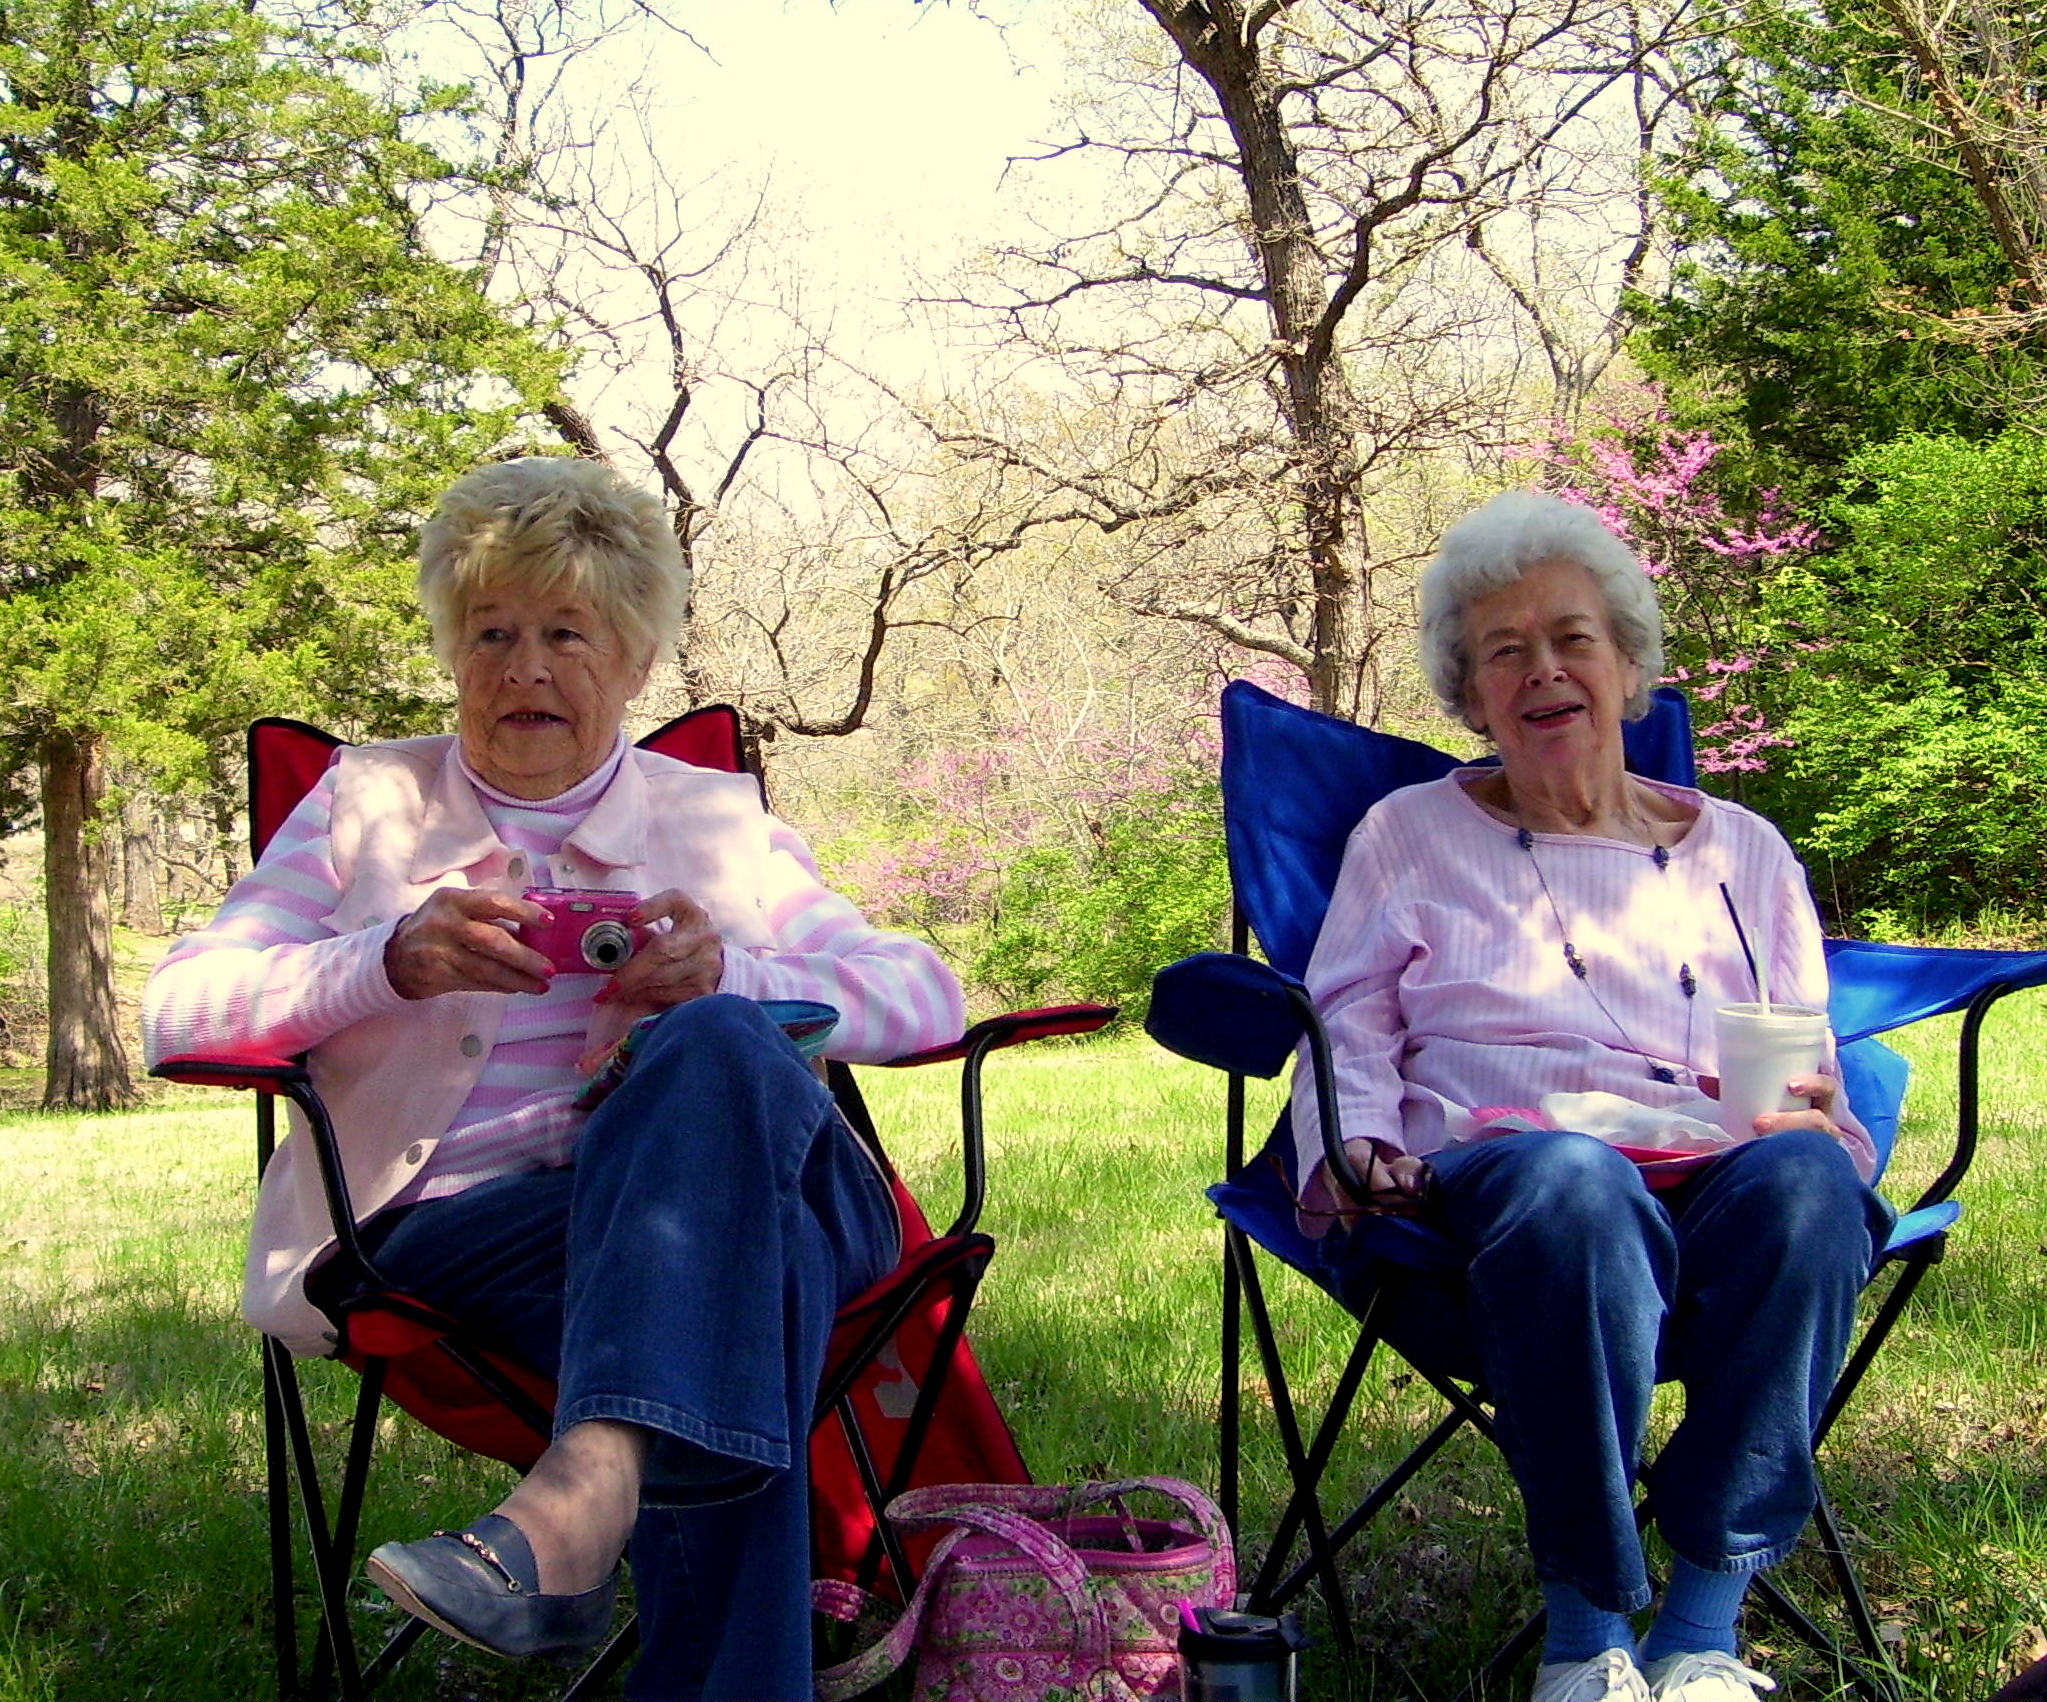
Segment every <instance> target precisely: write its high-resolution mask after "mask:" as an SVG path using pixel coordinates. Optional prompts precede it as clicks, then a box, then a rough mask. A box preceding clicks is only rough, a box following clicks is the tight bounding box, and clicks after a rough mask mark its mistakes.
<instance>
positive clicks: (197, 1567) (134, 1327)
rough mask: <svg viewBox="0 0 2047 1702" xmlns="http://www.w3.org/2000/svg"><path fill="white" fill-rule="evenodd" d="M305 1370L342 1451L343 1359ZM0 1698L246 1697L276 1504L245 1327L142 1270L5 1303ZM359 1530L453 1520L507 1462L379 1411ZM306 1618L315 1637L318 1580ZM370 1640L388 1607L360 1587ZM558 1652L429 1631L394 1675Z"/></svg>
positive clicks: (360, 1610) (524, 1691) (258, 1655)
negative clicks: (484, 1651) (378, 1445)
mask: <svg viewBox="0 0 2047 1702" xmlns="http://www.w3.org/2000/svg"><path fill="white" fill-rule="evenodd" d="M304 1369H305V1371H306V1377H305V1381H306V1383H307V1386H308V1388H307V1393H308V1409H309V1416H310V1419H311V1422H312V1425H313V1429H314V1434H315V1435H316V1437H318V1438H319V1439H320V1440H321V1442H322V1443H323V1444H324V1445H325V1446H326V1447H327V1448H328V1449H329V1450H330V1452H333V1453H334V1454H335V1455H336V1456H337V1459H336V1464H337V1466H338V1448H339V1445H340V1441H341V1439H342V1436H343V1432H344V1431H345V1428H346V1423H347V1417H348V1412H349V1406H348V1403H349V1401H350V1399H351V1398H352V1394H353V1383H354V1379H353V1378H352V1377H351V1376H350V1375H349V1374H348V1373H347V1372H346V1371H343V1370H342V1369H341V1368H340V1367H337V1366H330V1365H325V1364H316V1365H312V1366H309V1367H306V1368H304ZM0 1427H4V1430H5V1434H6V1435H7V1437H8V1439H9V1440H8V1446H7V1447H6V1448H5V1450H4V1451H0V1554H4V1556H5V1563H4V1569H0V1702H71V1699H79V1702H88V1699H90V1702H98V1699H107V1702H111V1699H115V1698H121V1699H128V1698H144V1697H148V1698H165V1699H183V1698H191V1699H193V1702H219V1699H221V1698H224V1697H232V1698H256V1697H267V1696H272V1695H275V1694H276V1693H277V1685H276V1674H275V1671H274V1669H273V1667H272V1665H271V1653H270V1651H271V1636H270V1603H269V1564H268V1523H267V1516H266V1502H265V1497H264V1493H263V1443H262V1416H261V1391H260V1376H259V1372H258V1368H257V1353H256V1341H255V1337H254V1336H253V1335H252V1334H251V1332H250V1331H249V1330H247V1329H246V1328H245V1327H243V1326H242V1325H241V1324H239V1323H238V1322H235V1321H233V1320H231V1319H230V1318H228V1317H226V1316H224V1315H222V1314H221V1313H219V1312H217V1311H201V1310H198V1309H195V1308H194V1306H193V1305H192V1304H191V1303H190V1301H189V1300H188V1299H187V1298H186V1297H184V1296H182V1295H180V1294H177V1293H175V1292H166V1291H165V1290H164V1289H163V1288H162V1287H160V1286H158V1285H156V1284H153V1283H151V1282H150V1281H148V1280H147V1279H144V1278H136V1279H132V1280H121V1281H117V1282H113V1283H109V1284H107V1285H104V1286H102V1287H100V1288H97V1289H95V1290H93V1291H91V1292H88V1293H82V1294H79V1295H75V1296H72V1297H70V1298H68V1299H66V1300H65V1301H64V1302H62V1303H61V1305H56V1306H38V1305H35V1304H33V1303H26V1302H22V1301H19V1300H18V1299H15V1298H14V1297H7V1298H6V1300H5V1301H0ZM385 1430H386V1431H387V1432H388V1434H387V1435H384V1436H383V1437H382V1438H381V1442H382V1457H381V1459H380V1461H379V1465H378V1467H377V1470H376V1471H375V1473H374V1474H373V1482H372V1511H371V1513H370V1514H368V1515H366V1518H365V1535H366V1537H369V1538H370V1540H373V1541H376V1540H382V1539H383V1537H385V1536H389V1535H416V1534H418V1532H419V1531H421V1530H425V1529H431V1528H433V1527H434V1526H435V1525H437V1524H449V1523H456V1524H459V1523H462V1522H466V1520H467V1519H468V1518H470V1517H473V1516H474V1513H475V1512H476V1511H477V1510H478V1509H479V1508H480V1507H485V1506H488V1505H490V1503H491V1502H492V1501H494V1500H495V1499H497V1498H498V1496H500V1495H501V1494H502V1493H503V1481H504V1479H503V1474H502V1471H501V1468H497V1467H494V1466H490V1465H488V1464H487V1463H484V1462H477V1461H473V1460H470V1459H467V1458H466V1457H463V1456H461V1455H459V1454H457V1453H456V1452H455V1451H454V1450H452V1449H450V1448H449V1447H448V1446H447V1445H446V1444H444V1443H442V1442H440V1441H439V1439H437V1438H433V1437H430V1436H427V1435H425V1434H424V1433H422V1432H419V1431H418V1430H417V1429H416V1428H415V1427H413V1426H411V1425H410V1424H407V1423H404V1422H402V1421H399V1422H395V1423H391V1424H387V1425H386V1426H385ZM299 1583H300V1589H299V1597H300V1599H299V1609H300V1612H299V1621H300V1626H301V1630H302V1633H303V1635H304V1639H305V1641H304V1648H305V1651H306V1653H307V1654H308V1655H309V1654H310V1648H311V1642H310V1637H311V1627H312V1623H313V1619H312V1610H311V1602H312V1597H311V1592H310V1589H309V1588H308V1580H307V1578H306V1576H305V1568H304V1566H303V1564H301V1566H300V1580H299ZM356 1596H357V1614H358V1620H359V1624H360V1627H361V1630H362V1635H363V1639H364V1640H368V1639H370V1638H372V1637H374V1636H376V1635H377V1632H378V1630H379V1629H380V1628H382V1627H385V1626H388V1625H389V1624H390V1623H391V1616H390V1614H389V1612H388V1610H385V1609H383V1608H382V1607H381V1606H380V1605H379V1599H378V1598H377V1597H376V1596H375V1594H374V1592H373V1591H370V1590H369V1589H368V1588H367V1586H364V1585H358V1587H357V1592H356ZM560 1682H561V1681H560V1677H559V1675H558V1674H556V1673H553V1672H551V1671H543V1672H533V1671H527V1670H522V1669H519V1668H514V1667H511V1666H508V1665H506V1664H504V1663H501V1662H494V1661H491V1660H490V1659H489V1658H488V1657H486V1656H482V1655H479V1654H476V1653H474V1652H473V1651H470V1650H467V1649H463V1648H460V1647H459V1646H457V1645H455V1644H452V1643H449V1642H447V1641H446V1640H445V1639H433V1640H431V1641H430V1642H429V1643H427V1644H422V1645H421V1647H420V1649H419V1650H418V1651H417V1652H416V1653H415V1654H414V1656H413V1657H412V1668H411V1670H410V1671H409V1672H408V1673H403V1674H401V1675H400V1677H399V1679H398V1680H397V1681H396V1682H395V1683H394V1684H393V1686H392V1688H391V1689H390V1691H389V1692H388V1694H390V1695H391V1696H393V1697H399V1698H405V1697H412V1698H424V1697H433V1698H445V1699H457V1698H472V1697H474V1698H482V1697H505V1698H520V1697H528V1696H538V1695H543V1694H549V1693H551V1692H552V1691H555V1690H558V1689H559V1688H560Z"/></svg>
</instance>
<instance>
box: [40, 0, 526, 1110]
mask: <svg viewBox="0 0 2047 1702" xmlns="http://www.w3.org/2000/svg"><path fill="white" fill-rule="evenodd" d="M405 118H406V115H405V114H403V113H401V112H400V111H398V110H397V109H395V108H394V107H392V106H391V105H390V104H388V103H387V102H385V101H383V100H381V99H379V98H377V97H375V96H373V95H371V94H369V93H368V92H366V90H365V88H364V87H363V86H362V79H359V78H356V77H353V76H352V75H351V74H350V66H349V64H348V56H347V55H346V54H345V53H344V52H342V51H341V50H340V49H339V48H338V46H337V45H336V44H334V43H331V42H322V41H318V40H315V39H312V38H309V37H306V36H303V35H285V34H280V33H278V32H277V31H275V30H274V29H273V28H272V27H271V26H269V25H267V24H266V23H265V22H264V21H263V20H262V19H261V18H259V17H257V16H255V15H253V14H252V13H251V12H250V11H249V10H247V9H244V8H242V7H240V6H233V5H215V4H211V3H208V0H58V3H53V4H47V5H39V6H0V663H4V667H5V678H6V681H7V691H6V693H5V695H4V697H0V740H6V741H10V742H11V743H10V747H9V748H13V749H19V750H24V751H26V752H27V753H29V755H30V757H31V759H32V761H33V763H34V765H35V768H36V770H37V772H38V775H39V781H40V795H41V811H42V820H43V832H44V841H45V862H44V872H45V878H46V892H47V900H48V911H49V952H48V974H49V989H50V999H49V1006H50V1010H49V1017H50V1035H49V1051H48V1059H47V1077H46V1085H45V1103H46V1104H49V1105H51V1106H73V1107H81V1108H95V1109H96V1108H103V1107H108V1106H114V1105H119V1104H122V1103H124V1102H126V1101H128V1100H129V1099H131V1098H132V1096H133V1088H132V1084H131V1081H130V1077H129V1071H128V1065H127V1062H126V1057H125V1050H124V1047H123V1045H122V1039H121V1035H120V1032H119V1025H118V1021H117V1018H116V1014H115V1003H114V993H113V983H112V973H111V957H110V948H109V936H110V929H109V919H108V915H107V909H106V900H105V896H104V895H105V891H106V885H105V880H104V870H103V859H104V856H105V851H104V849H103V845H102V840H103V837H104V834H103V822H102V814H101V805H102V800H103V796H104V788H105V772H106V764H107V760H108V757H109V754H110V753H111V752H114V751H119V752H120V753H121V754H122V755H123V756H124V757H125V758H127V759H128V760H130V761H131V762H133V763H135V764H138V765H140V766H141V767H143V768H144V769H146V770H147V771H149V772H151V773H153V774H155V775H157V776H159V777H161V778H163V779H165V780H166V781H169V782H177V781H190V780H192V779H194V778H196V777H198V776H201V775H203V774H204V773H206V771H207V769H208V765H209V762H210V761H213V762H216V765H217V759H218V757H219V756H220V754H221V753H222V752H223V751H224V750H226V749H227V748H229V746H230V744H231V741H232V740H233V738H234V737H235V733H236V730H238V729H239V727H240V726H241V724H242V723H243V722H244V721H246V720H247V719H248V717H249V716H250V715H251V714H254V713H261V712H264V711H266V710H271V709H277V708H283V707H287V706H288V707H291V708H293V709H294V710H295V711H296V712H299V713H321V714H337V713H338V714H339V715H340V716H341V718H342V719H343V720H344V721H345V722H346V723H347V724H349V725H350V726H351V727H352V729H353V730H355V731H358V732H362V733H379V732H385V731H392V730H399V729H404V728H411V727H416V726H418V725H419V724H420V723H421V722H422V720H423V719H425V718H428V717H430V716H431V715H432V714H433V713H434V711H433V708H432V702H431V695H430V690H429V687H428V683H427V680H428V676H427V675H426V674H425V673H424V671H423V669H422V664H421V663H420V662H419V661H418V660H417V659H418V658H419V657H421V655H422V653H423V646H422V645H421V644H420V642H419V633H418V629H417V625H416V622H415V620H414V617H412V616H410V615H409V614H407V613H405V612H403V611H404V607H405V604H406V603H407V601H408V599H407V598H406V597H405V595H404V592H403V586H404V573H403V568H402V566H401V561H402V557H403V554H404V552H405V549H406V546H407V543H408V541H409V535H410V527H411V525H412V523H413V519H414V517H415V516H416V515H417V514H418V513H419V512H420V510H421V508H422V507H423V506H424V505H425V503H426V502H427V501H428V499H429V497H430V495H431V493H432V492H433V490H434V489H435V488H436V487H437V486H438V485H439V484H441V483H442V482H444V481H445V479H446V478H447V477H448V476H449V474H450V473H451V472H452V471H453V470H454V469H456V468H458V467H460V466H462V465H465V464H467V463H469V462H471V461H473V460H474V459H476V458H477V457H478V456H479V455H481V454H484V453H488V452H490V451H491V450H492V449H494V448H495V447H496V446H498V445H499V444H501V443H502V442H503V441H504V439H505V437H506V434H507V432H508V431H509V430H510V429H511V428H512V426H513V424H514V422H515V421H516V419H517V418H518V416H519V415H520V414H521V413H522V412H524V411H525V410H527V409H528V408H530V407H535V406H538V405H539V404H540V403H541V402H542V401H544V400H545V399H546V398H547V397H548V396H550V395H551V394H552V393H553V386H554V380H555V374H554V371H553V367H552V363H551V361H550V360H549V358H548V357H545V356H543V355H541V354H540V353H539V352H538V351H537V350H536V349H535V348H534V346H533V345H532V344H531V342H530V341H528V340H527V339H526V338H525V337H523V336H522V335H521V334H519V333H516V332H513V331H512V330H510V329H509V328H508V327H507V326H506V325H505V324H504V323H503V321H502V320H501V319H500V318H499V316H498V315H497V314H495V313H494V312H493V311H492V309H491V307H490V305H489V304H488V302H486V301H485V300H484V298H483V297H482V295H481V293H480V292H479V290H478V289H477V287H476V285H475V283H474V280H473V279H471V278H469V277H467V276H465V275H463V274H461V273H458V272H456V271H454V270H451V269H449V268H448V267H446V266H443V265H441V264H439V263H437V262H436V261H435V260H433V259H432V258H431V256H430V255H429V254H428V252H427V250H426V246H425V243H424V242H423V240H422V238H421V234H420V230H419V207H420V205H423V204H424V200H425V197H426V196H427V194H428V193H430V192H431V189H432V187H433V186H434V185H436V184H437V183H439V182H441V181H443V180H444V179H445V178H446V177H447V175H448V168H447V167H446V166H445V165H444V164H443V163H442V162H441V161H440V160H438V159H437V158H435V157H434V156H433V155H432V154H430V153H429V152H427V151H425V150H423V149H422V148H420V147H418V146H415V145H413V144H411V143H410V142H408V140H407V139H406V135H405Z"/></svg>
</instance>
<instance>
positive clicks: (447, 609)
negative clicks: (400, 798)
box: [419, 455, 689, 671]
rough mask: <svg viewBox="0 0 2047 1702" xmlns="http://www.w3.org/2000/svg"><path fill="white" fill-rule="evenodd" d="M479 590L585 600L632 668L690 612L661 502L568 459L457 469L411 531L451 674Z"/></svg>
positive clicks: (684, 569) (437, 639) (671, 637)
mask: <svg viewBox="0 0 2047 1702" xmlns="http://www.w3.org/2000/svg"><path fill="white" fill-rule="evenodd" d="M486 583H492V584H498V585H506V586H518V587H523V588H526V589H529V590H534V591H548V590H555V589H559V590H561V591H563V592H564V593H566V594H567V595H570V596H575V597H582V598H584V599H586V600H587V601H588V602H589V604H590V606H591V607H592V608H594V609H595V610H596V611H597V612H598V614H600V615H601V616H603V617H604V619H605V620H606V621H607V622H608V623H609V624H610V626H611V629H612V631H614V632H615V633H617V634H618V636H619V638H620V639H621V640H622V641H623V642H624V644H625V647H626V650H627V652H628V653H629V654H630V656H631V657H632V660H633V661H634V662H635V663H639V662H641V661H643V660H645V661H651V660H652V659H653V657H654V656H655V655H657V654H658V653H659V652H660V651H661V650H662V649H663V648H664V647H665V646H667V645H669V644H672V643H673V642H674V641H675V635H676V632H677V630H678V629H679V628H680V627H681V625H682V618H683V615H684V614H685V613H686V612H687V610H688V607H689V568H688V566H687V564H686V563H685V562H684V561H683V558H682V546H681V545H680V544H679V543H677V542H676V538H675V532H674V529H673V528H672V527H671V526H670V525H669V523H668V517H667V515H666V514H664V513H663V512H662V509H661V505H660V503H658V502H657V501H655V500H654V498H653V497H651V496H649V495H648V494H647V493H646V492H645V491H643V490H636V489H634V488H633V487H632V486H631V485H628V484H627V483H626V482H625V481H624V480H623V479H621V478H620V477H619V476H618V475H617V474H616V473H614V472H612V471H611V469H610V468H608V467H604V466H601V465H599V464H598V463H597V462H595V461H586V460H583V459H581V458H577V457H570V456H553V455H529V456H525V457H523V458H522V459H520V460H517V461H499V462H495V463H493V464H492V465H490V466H487V467H478V468H477V469H476V470H475V471H474V472H470V473H465V474H463V475H462V477H461V478H459V479H457V480H456V481H455V482H454V483H453V484H452V485H450V486H449V487H448V489H447V491H446V492H445V493H444V494H443V495H442V497H441V500H440V505H439V506H438V507H437V508H435V510H434V516H433V518H432V519H431V520H429V521H428V522H427V523H426V525H425V526H424V527H423V528H422V529H421V531H420V534H419V600H420V603H421V604H422V606H423V607H424V608H425V609H426V617H427V621H428V623H429V624H430V625H431V626H432V628H433V634H434V654H435V655H436V656H438V657H439V658H440V659H441V663H442V665H443V666H444V667H446V668H448V669H449V670H450V671H452V670H453V668H454V663H455V647H456V645H457V644H458V643H459V641H460V638H461V626H462V616H463V611H464V610H465V609H466V608H467V607H468V605H469V603H470V600H471V599H472V598H474V597H475V595H476V593H477V592H478V590H479V589H481V588H482V587H483V586H484V585H485V584H486Z"/></svg>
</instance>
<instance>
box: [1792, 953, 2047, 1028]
mask: <svg viewBox="0 0 2047 1702" xmlns="http://www.w3.org/2000/svg"><path fill="white" fill-rule="evenodd" d="M1826 951H1827V982H1828V998H1827V1014H1828V1016H1829V1018H1830V1019H1831V1021H1832V1023H1833V1027H1834V1037H1835V1039H1836V1040H1838V1041H1839V1042H1840V1043H1841V1044H1843V1045H1846V1044H1847V1043H1848V1042H1850V1041H1852V1040H1860V1039H1862V1038H1863V1037H1864V1036H1865V1035H1870V1034H1885V1033H1888V1032H1889V1031H1890V1030H1891V1029H1894V1028H1903V1027H1905V1026H1907V1025H1908V1024H1910V1023H1915V1022H1922V1021H1924V1020H1925V1019H1926V1018H1927V1017H1930V1016H1944V1015H1946V1014H1947V1013H1948V1012H1950V1011H1959V1010H1965V1009H1967V1008H1968V1007H1969V1006H1970V1005H1971V1004H1972V1003H1974V1002H1975V1001H1976V1000H1977V999H1978V998H1979V997H1980V996H1981V995H1982V994H1983V993H1985V992H1986V991H1988V990H1989V989H1991V988H1993V987H1994V988H1997V989H1998V996H1999V997H2002V996H2003V995H2004V994H2005V993H2015V992H2018V991H2020V990H2021V989H2023V988H2027V987H2040V986H2047V952H2040V951H1979V950H1976V949H1974V948H1971V947H1958V946H1900V945H1879V944H1877V943H1876V942H1875V941H1872V940H1837V939H1830V940H1828V941H1827V942H1826Z"/></svg>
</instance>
